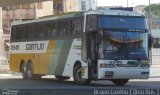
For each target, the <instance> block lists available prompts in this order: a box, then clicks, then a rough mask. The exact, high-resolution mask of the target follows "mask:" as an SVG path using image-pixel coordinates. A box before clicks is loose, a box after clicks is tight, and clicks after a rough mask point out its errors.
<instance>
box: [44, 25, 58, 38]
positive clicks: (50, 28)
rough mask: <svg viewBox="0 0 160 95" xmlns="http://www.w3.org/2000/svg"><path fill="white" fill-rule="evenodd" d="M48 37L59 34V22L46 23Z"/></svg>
mask: <svg viewBox="0 0 160 95" xmlns="http://www.w3.org/2000/svg"><path fill="white" fill-rule="evenodd" d="M46 29H47V32H46V37H55V36H56V35H57V24H56V23H47V24H46Z"/></svg>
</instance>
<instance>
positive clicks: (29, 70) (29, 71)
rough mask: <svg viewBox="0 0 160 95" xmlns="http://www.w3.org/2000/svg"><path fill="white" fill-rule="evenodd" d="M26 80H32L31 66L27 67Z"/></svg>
mask: <svg viewBox="0 0 160 95" xmlns="http://www.w3.org/2000/svg"><path fill="white" fill-rule="evenodd" d="M27 79H33V70H32V65H31V64H28V65H27Z"/></svg>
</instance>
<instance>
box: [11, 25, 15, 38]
mask: <svg viewBox="0 0 160 95" xmlns="http://www.w3.org/2000/svg"><path fill="white" fill-rule="evenodd" d="M15 32H16V26H13V27H12V29H11V41H14V40H15V36H14V34H15Z"/></svg>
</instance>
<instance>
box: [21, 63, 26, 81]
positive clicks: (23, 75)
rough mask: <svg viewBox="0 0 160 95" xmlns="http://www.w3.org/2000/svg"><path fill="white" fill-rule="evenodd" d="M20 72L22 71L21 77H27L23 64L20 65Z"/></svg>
mask: <svg viewBox="0 0 160 95" xmlns="http://www.w3.org/2000/svg"><path fill="white" fill-rule="evenodd" d="M21 73H22V77H23V79H27V67H26V65H25V64H22V65H21Z"/></svg>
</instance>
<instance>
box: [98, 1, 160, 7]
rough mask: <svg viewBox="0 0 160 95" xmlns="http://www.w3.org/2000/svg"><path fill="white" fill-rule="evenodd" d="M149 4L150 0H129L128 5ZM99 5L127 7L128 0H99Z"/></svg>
mask: <svg viewBox="0 0 160 95" xmlns="http://www.w3.org/2000/svg"><path fill="white" fill-rule="evenodd" d="M150 2H151V4H153V3H160V0H150ZM137 5H149V0H128V7H134V6H137ZM97 6H123V7H127V0H97Z"/></svg>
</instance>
